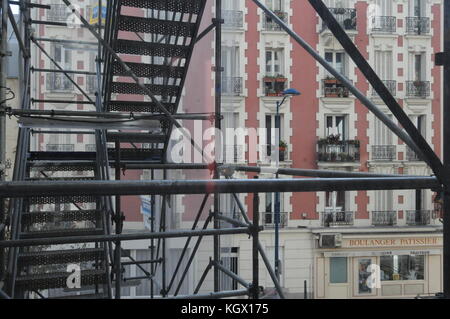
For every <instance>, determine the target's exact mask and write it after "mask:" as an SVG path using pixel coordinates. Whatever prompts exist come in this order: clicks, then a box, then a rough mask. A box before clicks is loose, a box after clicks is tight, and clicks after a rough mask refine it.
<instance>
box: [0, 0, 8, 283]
mask: <svg viewBox="0 0 450 319" xmlns="http://www.w3.org/2000/svg"><path fill="white" fill-rule="evenodd" d="M7 38H8V1H7V0H2V32H1V47H0V59H1V63H0V181H4V180H5V173H6V171H5V170H6V163H5V159H6V114H5V108H6V101H7V84H6V77H7V69H6V68H7V56H8V52H7V51H8V41H7ZM4 222H5V199H4V198H0V240H3V238H4V228H3V227H2V226H3V225H4ZM3 266H4V251H3V249H1V250H0V280H1V279H2V277H3Z"/></svg>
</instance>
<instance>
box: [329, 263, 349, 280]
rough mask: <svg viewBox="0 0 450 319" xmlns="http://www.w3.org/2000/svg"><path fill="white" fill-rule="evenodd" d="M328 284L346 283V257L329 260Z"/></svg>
mask: <svg viewBox="0 0 450 319" xmlns="http://www.w3.org/2000/svg"><path fill="white" fill-rule="evenodd" d="M330 283H331V284H344V283H347V257H331V258H330Z"/></svg>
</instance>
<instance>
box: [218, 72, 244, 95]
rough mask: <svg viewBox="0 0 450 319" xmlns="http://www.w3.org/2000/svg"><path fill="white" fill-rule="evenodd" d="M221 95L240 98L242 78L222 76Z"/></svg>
mask: <svg viewBox="0 0 450 319" xmlns="http://www.w3.org/2000/svg"><path fill="white" fill-rule="evenodd" d="M222 94H224V95H229V96H240V95H241V94H242V78H241V77H235V76H223V77H222Z"/></svg>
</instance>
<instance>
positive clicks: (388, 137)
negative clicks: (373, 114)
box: [374, 115, 393, 145]
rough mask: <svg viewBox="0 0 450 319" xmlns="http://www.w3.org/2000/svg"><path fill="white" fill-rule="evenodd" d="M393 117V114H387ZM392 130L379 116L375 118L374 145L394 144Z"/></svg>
mask: <svg viewBox="0 0 450 319" xmlns="http://www.w3.org/2000/svg"><path fill="white" fill-rule="evenodd" d="M387 116H388V117H389V118H390V119H392V115H387ZM392 134H393V133H392V131H391V130H390V129H389V128H388V127H387V126H386V125H385V124H384V123H383V122H381V120H379V119H378V118H375V119H374V137H375V141H374V145H392V144H393V135H392Z"/></svg>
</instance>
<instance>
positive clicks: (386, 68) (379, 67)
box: [375, 51, 394, 80]
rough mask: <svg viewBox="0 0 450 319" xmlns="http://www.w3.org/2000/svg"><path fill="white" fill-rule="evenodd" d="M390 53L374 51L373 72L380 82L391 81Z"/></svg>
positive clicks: (391, 65)
mask: <svg viewBox="0 0 450 319" xmlns="http://www.w3.org/2000/svg"><path fill="white" fill-rule="evenodd" d="M392 61H393V59H392V51H375V72H376V73H377V74H378V76H379V78H380V79H381V80H392V78H393V69H394V68H393V64H392Z"/></svg>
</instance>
